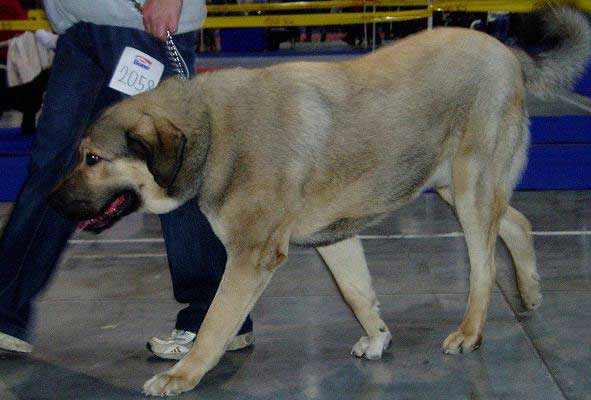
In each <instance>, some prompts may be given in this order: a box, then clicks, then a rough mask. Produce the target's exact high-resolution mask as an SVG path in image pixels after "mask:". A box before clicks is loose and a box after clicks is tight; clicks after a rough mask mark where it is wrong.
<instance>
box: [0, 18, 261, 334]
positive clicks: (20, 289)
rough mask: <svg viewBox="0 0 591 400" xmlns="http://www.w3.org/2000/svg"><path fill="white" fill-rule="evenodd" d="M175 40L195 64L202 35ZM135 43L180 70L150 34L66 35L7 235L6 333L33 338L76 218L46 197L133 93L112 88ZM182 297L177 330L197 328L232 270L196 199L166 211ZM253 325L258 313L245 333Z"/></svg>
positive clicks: (2, 310) (1, 301) (83, 27)
mask: <svg viewBox="0 0 591 400" xmlns="http://www.w3.org/2000/svg"><path fill="white" fill-rule="evenodd" d="M175 43H176V44H177V47H178V48H179V50H180V52H181V53H182V55H183V57H184V58H185V60H186V61H187V65H189V66H192V65H193V61H194V57H195V55H194V45H195V34H194V33H187V34H182V35H177V36H176V37H175ZM126 46H132V47H135V48H136V49H138V50H141V51H143V52H145V53H147V54H150V55H151V56H153V57H154V58H157V59H158V60H160V61H161V62H162V63H163V64H164V65H165V66H166V69H165V72H164V74H165V76H170V75H172V74H173V72H172V71H171V68H170V63H169V61H168V59H167V57H166V54H165V47H164V45H163V43H161V42H159V41H158V40H156V39H154V38H152V37H151V36H149V35H148V34H146V33H145V32H142V31H139V30H136V29H128V28H120V27H112V26H98V25H94V24H89V23H78V24H76V25H75V26H73V27H72V28H70V29H69V30H68V31H67V32H66V33H64V34H63V35H61V36H60V38H59V40H58V45H57V49H56V55H55V59H54V63H53V66H52V70H51V76H50V79H49V84H48V88H47V93H46V97H45V102H44V105H43V109H42V113H41V117H40V119H39V123H38V129H37V134H36V137H35V143H34V145H33V150H32V155H31V164H30V168H29V176H28V178H27V180H26V182H25V184H24V186H23V188H22V189H21V193H20V194H19V197H18V199H17V201H16V204H15V206H14V209H13V211H12V215H11V216H10V219H9V221H8V223H7V224H6V226H5V228H4V232H3V234H2V237H1V238H0V332H4V333H7V334H9V335H12V336H15V337H18V338H20V339H23V340H26V339H27V338H28V331H29V329H28V328H29V325H30V320H31V312H32V301H33V300H34V299H35V297H36V296H37V295H38V294H39V292H41V290H43V288H44V287H45V286H46V285H47V282H48V280H49V278H50V277H51V275H52V273H53V271H54V270H55V267H56V265H57V263H58V260H59V257H60V254H61V253H62V251H63V249H64V247H65V246H66V244H67V241H68V238H69V237H70V236H71V235H72V233H73V232H74V230H75V228H76V223H75V222H72V221H70V220H68V219H65V218H64V217H63V216H62V215H61V214H59V213H57V212H56V211H54V210H53V209H52V208H50V207H49V206H48V205H47V203H46V201H45V198H46V196H47V194H48V193H49V192H50V191H51V189H52V188H53V187H54V186H55V184H56V183H57V182H58V181H59V180H60V179H61V178H62V177H63V176H64V175H65V174H66V173H67V172H68V171H69V170H70V169H71V168H72V167H73V165H74V164H75V162H76V158H77V148H78V145H79V143H80V141H81V139H82V137H83V136H84V133H85V131H86V128H87V126H88V124H89V123H90V122H91V121H92V120H93V118H96V116H97V115H98V114H99V113H100V111H101V110H103V109H104V108H105V107H107V106H109V105H110V104H112V103H114V102H116V101H118V100H121V99H122V98H124V97H125V95H123V94H122V93H120V92H117V91H115V90H113V89H111V88H109V87H108V85H109V80H110V79H111V75H112V73H113V71H114V69H115V66H116V64H117V61H118V59H119V56H120V55H121V53H122V52H123V49H124V48H125V47H126ZM160 221H161V225H162V232H163V235H164V240H165V242H166V250H167V253H168V261H169V266H170V271H171V276H172V281H173V290H174V296H175V299H176V300H177V301H179V302H181V303H188V304H189V306H187V307H186V308H184V309H183V310H181V311H180V312H179V313H178V315H177V323H176V328H177V329H183V330H189V331H193V332H196V331H197V330H199V327H200V325H201V322H202V321H203V319H204V318H205V314H206V312H207V309H208V308H209V305H210V304H211V301H212V300H213V296H214V295H215V292H216V290H217V287H218V285H219V282H220V280H221V277H222V275H223V272H224V266H225V263H226V253H225V250H224V247H223V245H222V244H221V242H220V241H219V240H218V239H217V238H216V236H215V235H214V233H213V231H212V229H211V227H210V225H209V223H208V222H207V219H206V218H205V217H204V216H203V214H202V213H201V212H200V211H199V209H198V207H197V204H196V202H195V201H193V202H189V203H187V204H185V205H184V206H182V207H180V208H179V209H177V210H175V211H173V212H171V213H169V214H165V215H161V216H160ZM250 330H252V321H251V320H250V317H249V318H248V319H247V320H246V322H245V323H244V326H243V327H242V330H241V333H244V332H248V331H250Z"/></svg>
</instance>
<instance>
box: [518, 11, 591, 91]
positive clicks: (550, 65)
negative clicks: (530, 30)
mask: <svg viewBox="0 0 591 400" xmlns="http://www.w3.org/2000/svg"><path fill="white" fill-rule="evenodd" d="M543 13H544V14H543V18H542V20H543V23H544V26H543V28H542V29H543V35H544V42H545V43H546V44H552V47H551V48H549V49H548V50H546V51H542V52H541V53H539V54H536V55H529V54H527V53H526V52H524V51H523V50H516V55H517V57H518V58H519V60H520V62H521V65H522V70H523V74H524V78H525V85H526V87H527V89H528V90H529V91H530V92H531V93H532V94H534V95H536V96H538V97H552V96H554V95H556V94H557V93H561V92H566V91H570V90H572V87H573V86H574V84H575V83H576V82H577V80H578V79H579V78H580V76H581V75H582V74H583V72H584V71H585V68H586V66H587V64H588V63H589V61H590V59H591V26H590V25H589V21H588V19H587V16H586V15H585V14H583V13H582V12H580V11H578V10H576V9H575V8H573V7H571V6H568V5H559V6H556V7H552V8H547V9H546V10H545V11H543Z"/></svg>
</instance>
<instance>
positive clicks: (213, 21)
mask: <svg viewBox="0 0 591 400" xmlns="http://www.w3.org/2000/svg"><path fill="white" fill-rule="evenodd" d="M430 16H431V10H427V9H425V10H411V11H400V12H396V11H391V12H376V13H370V12H368V13H335V14H293V15H257V16H252V17H207V18H206V19H205V23H204V24H203V28H262V27H279V26H322V25H351V24H369V23H374V22H376V23H377V22H395V21H409V20H413V19H419V18H428V17H430Z"/></svg>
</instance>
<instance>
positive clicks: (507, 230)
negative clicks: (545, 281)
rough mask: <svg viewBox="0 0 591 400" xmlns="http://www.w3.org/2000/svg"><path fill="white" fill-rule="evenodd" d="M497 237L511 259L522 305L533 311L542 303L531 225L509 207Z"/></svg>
mask: <svg viewBox="0 0 591 400" xmlns="http://www.w3.org/2000/svg"><path fill="white" fill-rule="evenodd" d="M499 235H500V236H501V238H502V239H503V241H504V242H505V244H506V245H507V248H508V249H509V252H510V253H511V257H512V258H513V263H514V264H515V272H516V275H517V286H518V287H519V293H520V294H521V299H522V300H523V304H524V305H525V307H527V308H528V309H530V310H535V309H536V308H538V307H539V306H540V304H541V303H542V293H541V290H540V275H539V274H538V270H537V267H536V253H535V251H534V242H533V240H532V236H531V224H530V223H529V221H528V220H527V218H526V217H525V216H524V215H523V214H521V213H520V212H519V211H517V210H516V209H514V208H512V207H509V208H508V209H507V212H506V213H505V216H504V217H503V219H502V220H501V229H500V231H499Z"/></svg>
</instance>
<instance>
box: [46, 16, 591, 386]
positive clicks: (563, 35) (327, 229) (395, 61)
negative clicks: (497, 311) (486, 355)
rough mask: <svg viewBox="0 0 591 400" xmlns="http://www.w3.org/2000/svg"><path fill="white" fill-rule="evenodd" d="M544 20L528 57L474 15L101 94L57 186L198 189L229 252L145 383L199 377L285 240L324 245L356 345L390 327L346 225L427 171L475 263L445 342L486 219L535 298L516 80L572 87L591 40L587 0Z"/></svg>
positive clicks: (78, 198)
mask: <svg viewBox="0 0 591 400" xmlns="http://www.w3.org/2000/svg"><path fill="white" fill-rule="evenodd" d="M547 22H548V29H549V32H550V33H556V34H559V35H560V39H561V40H562V41H561V42H560V45H559V46H558V47H556V48H555V49H553V50H549V51H548V52H546V53H544V54H542V55H539V56H537V57H530V56H528V55H527V54H525V53H524V52H521V51H518V50H511V49H509V48H507V47H505V46H504V45H502V44H501V43H499V42H498V41H496V40H495V39H493V38H491V37H489V36H487V35H484V34H481V33H477V32H472V31H468V30H462V29H438V30H435V31H432V32H424V33H420V34H418V35H415V36H412V37H409V38H407V39H405V40H403V41H400V42H399V43H397V44H395V45H393V46H389V47H385V48H383V49H381V50H379V51H377V52H375V53H373V54H370V55H367V56H364V57H360V58H357V59H355V60H353V61H347V62H340V63H290V64H282V65H277V66H273V67H269V68H263V69H257V70H240V69H236V70H228V71H221V72H216V73H212V74H206V75H203V76H198V77H197V78H195V79H193V80H191V81H189V82H181V81H177V80H168V81H166V82H164V83H163V84H162V85H161V86H160V87H159V88H157V89H156V90H154V91H152V92H149V93H145V94H142V95H140V96H137V97H134V98H130V99H127V100H125V101H123V102H122V103H120V104H118V105H115V106H114V107H111V108H110V109H109V110H108V111H106V112H105V113H104V115H103V116H102V117H101V118H100V119H99V120H98V121H97V122H96V123H95V124H94V125H93V126H92V128H91V129H90V131H89V134H88V137H87V138H86V139H85V140H84V142H83V143H82V145H81V147H80V151H81V153H82V155H83V160H84V161H83V162H81V163H80V164H79V165H78V166H77V167H76V169H75V170H74V171H73V172H72V174H71V175H70V176H69V177H68V178H66V179H65V180H64V181H63V182H62V183H61V185H60V186H59V187H58V188H56V190H55V192H54V193H53V195H52V197H51V202H52V204H54V205H55V206H56V207H57V208H59V209H62V210H64V212H66V213H67V214H68V215H71V216H73V217H75V218H78V219H84V218H90V217H95V216H96V215H97V214H100V213H101V212H103V211H104V210H105V209H107V211H106V214H104V213H103V214H101V215H102V217H99V218H107V217H105V215H107V216H109V215H111V216H112V215H115V214H125V213H126V212H128V211H129V210H130V209H131V208H132V206H133V204H134V203H137V202H139V203H141V205H142V206H143V207H144V208H145V209H147V210H149V211H152V212H156V213H163V212H167V211H170V210H172V209H174V208H175V207H177V206H179V205H180V204H182V203H184V202H186V201H189V200H190V199H192V198H195V197H196V198H197V199H198V202H199V206H200V207H201V209H202V210H203V212H204V213H205V215H206V216H207V218H208V220H209V221H210V222H211V224H212V226H213V228H214V231H215V232H216V234H217V235H218V236H219V238H220V239H221V241H222V242H223V244H224V245H225V247H226V250H227V252H228V263H227V266H226V272H225V274H224V277H223V279H222V282H221V284H220V287H219V290H218V292H217V294H216V296H215V298H214V300H213V303H212V304H211V307H210V309H209V312H208V314H207V317H206V318H205V321H204V323H203V326H202V327H201V330H200V331H199V333H198V336H197V340H196V342H195V345H194V346H193V348H192V350H191V352H190V353H189V354H188V355H187V356H186V357H185V358H184V359H183V360H181V361H180V362H179V363H177V364H176V365H175V366H174V367H173V368H171V369H170V370H168V371H167V372H165V373H162V374H159V375H156V376H155V377H154V378H152V379H150V380H149V381H148V382H146V384H145V385H144V392H145V393H147V394H150V395H175V394H178V393H181V392H184V391H188V390H191V389H192V388H194V387H195V385H197V383H198V382H199V381H200V380H201V378H202V377H203V375H204V374H205V373H206V372H207V371H209V370H210V369H211V368H212V367H214V366H215V365H216V363H217V362H218V360H219V359H220V357H221V356H222V354H223V352H224V349H225V347H226V344H227V343H228V342H229V341H230V340H231V339H232V338H233V336H234V335H235V334H236V333H237V331H238V329H239V327H240V326H241V323H242V322H243V320H244V319H245V317H246V315H247V314H248V313H249V312H250V310H251V309H252V307H253V305H254V304H255V302H256V301H257V299H258V297H259V296H260V295H261V293H262V292H263V290H264V289H265V287H266V286H267V284H268V283H269V280H270V279H271V276H272V275H273V272H274V271H275V270H276V268H277V267H279V266H280V265H281V264H282V263H283V262H284V261H285V260H286V259H287V257H288V247H289V244H290V243H294V244H299V245H308V246H315V247H317V248H318V251H319V253H320V254H321V256H322V257H323V258H324V260H325V261H326V264H327V265H328V267H329V268H330V270H331V272H332V273H333V275H334V277H335V279H336V281H337V283H338V285H339V288H340V290H341V291H342V293H343V295H344V297H345V299H346V300H347V302H348V303H349V305H350V306H351V308H352V309H353V311H354V313H355V316H356V317H357V319H358V320H359V322H360V323H361V325H362V326H363V328H364V330H365V332H366V334H367V336H364V337H362V338H361V339H360V340H359V341H358V342H357V343H356V344H355V346H354V347H353V354H354V355H356V356H358V357H365V358H369V359H378V358H380V357H381V355H382V352H383V350H384V349H385V348H386V347H387V346H388V344H389V342H390V340H391V335H390V332H389V331H388V328H387V326H386V324H385V323H384V321H382V319H381V318H380V315H379V311H378V301H377V299H376V295H375V293H374V291H373V289H372V284H371V279H370V276H369V272H368V269H367V265H366V262H365V258H364V255H363V249H362V246H361V242H360V240H359V239H358V238H356V236H355V235H356V234H357V233H358V232H359V231H360V230H362V229H363V228H364V227H366V226H367V225H368V224H371V223H375V222H377V221H379V220H380V219H381V218H382V216H384V215H385V214H386V213H387V212H390V211H392V210H394V209H396V208H397V207H399V206H400V205H402V204H404V203H406V202H408V201H410V200H412V199H414V198H415V197H416V196H418V195H419V194H420V193H421V191H423V189H425V188H427V187H434V188H436V189H437V191H438V193H440V194H441V196H442V198H443V199H444V200H445V201H446V202H447V203H449V204H450V205H451V206H453V207H454V209H455V211H456V213H457V216H458V218H459V221H460V223H461V226H462V228H463V230H464V233H465V237H466V242H467V245H468V251H469V257H470V264H471V275H470V296H469V300H468V307H467V310H466V313H465V316H464V320H463V322H462V323H461V325H460V327H459V328H458V330H456V331H455V332H452V333H451V334H450V335H449V336H448V337H447V338H446V339H445V341H444V342H443V350H444V351H445V353H448V354H453V353H460V352H470V351H473V350H474V349H476V348H478V346H479V345H480V343H481V339H482V332H483V327H484V323H485V319H486V313H487V308H488V305H489V301H490V293H491V288H492V286H493V283H494V276H495V264H494V248H495V242H496V238H497V235H498V234H499V235H500V236H501V238H502V239H503V240H504V241H505V243H506V244H507V246H508V248H509V250H510V252H511V255H512V256H513V260H514V262H515V268H516V270H517V278H518V284H519V289H520V292H521V296H522V298H523V301H524V304H525V306H526V307H528V308H531V309H533V308H536V307H537V306H538V305H539V304H540V301H541V294H540V285H539V276H538V273H537V271H536V263H535V255H534V249H533V245H532V239H531V237H530V224H529V222H528V221H527V219H526V218H525V217H524V216H523V215H521V214H520V213H519V212H518V211H516V210H515V209H513V208H511V207H509V206H508V203H509V199H510V197H511V193H512V190H513V187H514V185H515V183H516V181H517V180H518V179H519V176H520V173H521V170H522V168H523V166H524V163H525V158H526V151H527V147H528V141H529V132H528V127H527V123H528V118H527V114H526V109H525V104H524V97H525V91H526V88H528V89H529V90H530V91H532V92H534V93H536V94H538V95H551V94H552V93H554V92H556V91H559V90H563V89H566V88H567V87H569V86H570V85H571V84H572V82H573V81H574V79H575V77H576V76H577V75H578V74H579V73H580V72H581V71H582V70H583V67H584V65H585V62H586V61H587V59H588V57H589V55H590V54H591V33H590V30H589V27H588V25H587V22H586V20H585V18H584V17H583V16H582V15H580V14H578V13H577V12H575V11H573V10H570V9H560V10H557V11H555V12H551V13H550V14H549V15H548V21H547ZM255 100H256V101H255ZM135 200H137V201H135ZM109 218H110V217H109Z"/></svg>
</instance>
